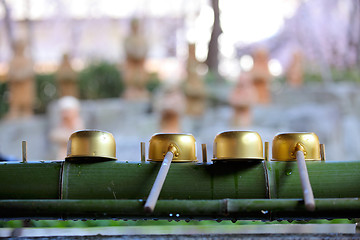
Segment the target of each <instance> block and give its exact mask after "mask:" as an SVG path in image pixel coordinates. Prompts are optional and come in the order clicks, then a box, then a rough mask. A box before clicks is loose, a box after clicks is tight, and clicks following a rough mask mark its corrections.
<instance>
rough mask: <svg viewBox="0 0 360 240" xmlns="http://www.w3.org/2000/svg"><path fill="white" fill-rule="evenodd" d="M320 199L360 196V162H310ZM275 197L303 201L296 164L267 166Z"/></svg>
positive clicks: (278, 163)
mask: <svg viewBox="0 0 360 240" xmlns="http://www.w3.org/2000/svg"><path fill="white" fill-rule="evenodd" d="M306 165H307V169H308V173H309V178H310V183H311V187H312V190H313V193H314V197H315V199H316V198H353V197H360V187H359V185H358V184H357V183H359V182H360V161H352V162H345V161H343V162H324V161H307V162H306ZM267 167H268V173H269V178H270V179H269V182H270V192H271V197H272V198H280V199H281V198H300V199H301V198H303V196H302V190H301V184H300V181H299V171H298V167H297V163H296V162H270V164H267Z"/></svg>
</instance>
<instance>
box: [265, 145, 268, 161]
mask: <svg viewBox="0 0 360 240" xmlns="http://www.w3.org/2000/svg"><path fill="white" fill-rule="evenodd" d="M265 161H269V142H265Z"/></svg>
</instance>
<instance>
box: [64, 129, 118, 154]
mask: <svg viewBox="0 0 360 240" xmlns="http://www.w3.org/2000/svg"><path fill="white" fill-rule="evenodd" d="M85 157H86V158H105V159H110V160H111V159H112V160H116V144H115V139H114V137H113V135H112V134H111V133H109V132H105V131H100V130H93V129H86V130H80V131H76V132H74V133H73V134H71V136H70V138H69V141H68V144H67V157H66V160H77V159H79V158H85Z"/></svg>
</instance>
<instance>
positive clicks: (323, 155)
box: [320, 144, 326, 161]
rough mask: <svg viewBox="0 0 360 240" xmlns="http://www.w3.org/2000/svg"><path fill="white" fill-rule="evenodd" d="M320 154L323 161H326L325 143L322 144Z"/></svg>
mask: <svg viewBox="0 0 360 240" xmlns="http://www.w3.org/2000/svg"><path fill="white" fill-rule="evenodd" d="M320 156H321V161H325V160H326V155H325V144H320Z"/></svg>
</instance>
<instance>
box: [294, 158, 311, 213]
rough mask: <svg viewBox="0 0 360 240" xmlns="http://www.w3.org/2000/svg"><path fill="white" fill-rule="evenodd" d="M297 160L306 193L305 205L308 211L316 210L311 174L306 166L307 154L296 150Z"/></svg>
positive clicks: (303, 189)
mask: <svg viewBox="0 0 360 240" xmlns="http://www.w3.org/2000/svg"><path fill="white" fill-rule="evenodd" d="M296 160H297V164H298V169H299V175H300V181H301V187H302V191H303V195H304V202H305V207H306V209H307V210H308V211H314V210H315V200H314V194H313V191H312V188H311V184H310V180H309V174H308V171H307V168H306V163H305V156H304V152H303V151H296Z"/></svg>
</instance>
